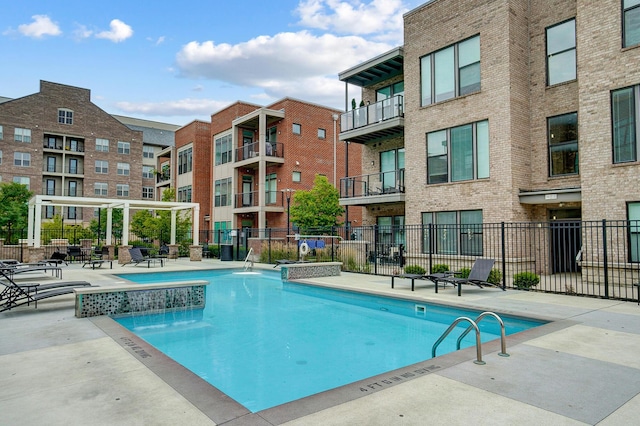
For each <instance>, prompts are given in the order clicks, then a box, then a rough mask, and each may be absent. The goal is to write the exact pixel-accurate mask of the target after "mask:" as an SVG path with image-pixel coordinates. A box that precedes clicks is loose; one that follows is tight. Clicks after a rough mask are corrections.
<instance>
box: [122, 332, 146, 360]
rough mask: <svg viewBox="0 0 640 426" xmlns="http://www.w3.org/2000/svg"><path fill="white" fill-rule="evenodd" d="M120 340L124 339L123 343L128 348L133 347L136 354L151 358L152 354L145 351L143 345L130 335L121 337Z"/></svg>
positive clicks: (132, 349)
mask: <svg viewBox="0 0 640 426" xmlns="http://www.w3.org/2000/svg"><path fill="white" fill-rule="evenodd" d="M120 340H121V341H122V344H123V345H124V346H126V347H127V348H128V349H131V351H132V352H133V353H134V354H136V355H138V356H139V357H140V358H151V354H150V353H149V352H147V351H145V350H144V349H143V348H142V346H140V345H139V344H138V343H136V342H135V341H134V340H133V339H131V338H129V337H121V338H120Z"/></svg>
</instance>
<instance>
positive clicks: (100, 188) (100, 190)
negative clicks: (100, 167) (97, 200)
mask: <svg viewBox="0 0 640 426" xmlns="http://www.w3.org/2000/svg"><path fill="white" fill-rule="evenodd" d="M108 187H109V185H107V183H106V182H96V183H94V184H93V194H94V195H99V196H102V197H106V196H107V195H108V192H109V191H108Z"/></svg>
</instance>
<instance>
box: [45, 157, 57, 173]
mask: <svg viewBox="0 0 640 426" xmlns="http://www.w3.org/2000/svg"><path fill="white" fill-rule="evenodd" d="M46 171H47V172H49V173H53V172H55V171H56V157H47V168H46Z"/></svg>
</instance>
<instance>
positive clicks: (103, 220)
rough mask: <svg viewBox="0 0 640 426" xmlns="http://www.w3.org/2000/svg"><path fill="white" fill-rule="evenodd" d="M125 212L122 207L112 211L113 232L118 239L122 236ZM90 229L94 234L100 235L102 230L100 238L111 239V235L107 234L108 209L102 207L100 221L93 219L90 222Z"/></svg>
mask: <svg viewBox="0 0 640 426" xmlns="http://www.w3.org/2000/svg"><path fill="white" fill-rule="evenodd" d="M122 223H123V213H122V209H113V210H112V213H111V232H112V234H113V236H114V237H116V238H117V239H120V238H122V228H123V225H122ZM89 229H91V232H93V235H98V232H100V238H104V239H105V240H110V238H111V237H110V236H107V235H106V233H107V209H100V221H99V223H98V220H97V219H95V218H94V219H91V222H90V223H89Z"/></svg>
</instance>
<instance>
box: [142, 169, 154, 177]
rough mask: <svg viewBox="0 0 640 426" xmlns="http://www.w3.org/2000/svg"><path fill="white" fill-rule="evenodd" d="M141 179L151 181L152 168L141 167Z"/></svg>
mask: <svg viewBox="0 0 640 426" xmlns="http://www.w3.org/2000/svg"><path fill="white" fill-rule="evenodd" d="M142 178H143V179H153V167H152V166H142Z"/></svg>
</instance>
